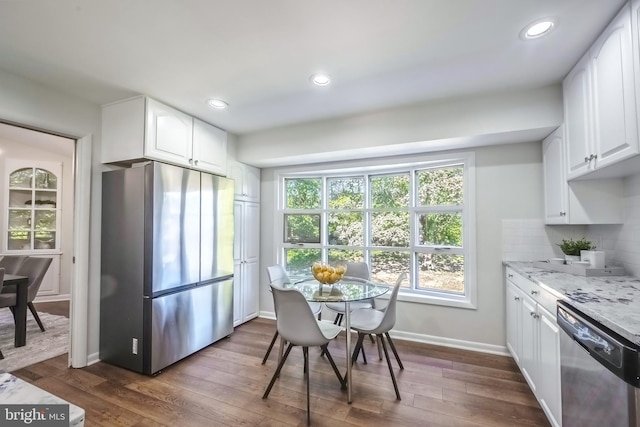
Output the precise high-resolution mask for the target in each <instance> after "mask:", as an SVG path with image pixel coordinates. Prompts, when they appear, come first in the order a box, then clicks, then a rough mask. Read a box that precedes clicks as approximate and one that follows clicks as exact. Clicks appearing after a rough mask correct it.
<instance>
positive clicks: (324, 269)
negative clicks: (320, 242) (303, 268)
mask: <svg viewBox="0 0 640 427" xmlns="http://www.w3.org/2000/svg"><path fill="white" fill-rule="evenodd" d="M311 272H312V273H313V277H315V279H316V280H317V281H318V282H320V283H322V284H325V285H332V284H334V283H336V282H338V281H339V280H340V279H342V276H344V273H346V272H347V267H346V266H345V265H343V264H340V265H336V266H330V265H327V264H323V263H321V262H315V263H313V265H312V266H311Z"/></svg>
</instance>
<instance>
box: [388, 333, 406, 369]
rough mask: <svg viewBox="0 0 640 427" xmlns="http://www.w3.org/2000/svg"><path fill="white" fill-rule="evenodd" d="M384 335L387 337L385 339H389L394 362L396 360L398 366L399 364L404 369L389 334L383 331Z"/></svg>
mask: <svg viewBox="0 0 640 427" xmlns="http://www.w3.org/2000/svg"><path fill="white" fill-rule="evenodd" d="M384 335H385V336H386V337H387V341H389V347H391V351H393V354H394V356H396V362H398V366H400V369H404V366H402V362H401V361H400V356H398V352H397V351H396V346H395V345H393V340H391V337H390V336H389V332H385V333H384Z"/></svg>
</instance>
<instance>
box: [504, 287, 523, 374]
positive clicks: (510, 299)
mask: <svg viewBox="0 0 640 427" xmlns="http://www.w3.org/2000/svg"><path fill="white" fill-rule="evenodd" d="M506 297H507V307H506V309H507V348H508V349H509V351H510V352H511V355H512V356H513V359H514V360H515V361H516V363H517V364H518V366H520V363H521V361H520V353H521V351H522V350H521V347H522V343H521V339H522V333H521V329H522V325H521V320H520V318H521V316H522V297H521V292H520V291H519V290H518V288H517V287H516V286H515V285H514V284H513V283H511V281H509V280H507V296H506Z"/></svg>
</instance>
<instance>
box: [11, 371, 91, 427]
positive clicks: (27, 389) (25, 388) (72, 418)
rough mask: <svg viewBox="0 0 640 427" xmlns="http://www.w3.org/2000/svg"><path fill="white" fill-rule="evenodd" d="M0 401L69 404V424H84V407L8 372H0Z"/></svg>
mask: <svg viewBox="0 0 640 427" xmlns="http://www.w3.org/2000/svg"><path fill="white" fill-rule="evenodd" d="M0 402H2V403H3V404H22V405H51V404H68V405H69V426H73V427H81V426H83V425H84V415H85V414H84V409H82V408H80V407H78V406H76V405H74V404H72V403H69V402H67V401H66V400H63V399H61V398H59V397H58V396H55V395H53V394H51V393H49V392H47V391H44V390H42V389H41V388H38V387H36V386H34V385H33V384H29V383H28V382H26V381H23V380H21V379H20V378H18V377H15V376H13V375H11V374H10V373H8V372H0ZM35 424H37V423H35ZM35 424H34V425H35Z"/></svg>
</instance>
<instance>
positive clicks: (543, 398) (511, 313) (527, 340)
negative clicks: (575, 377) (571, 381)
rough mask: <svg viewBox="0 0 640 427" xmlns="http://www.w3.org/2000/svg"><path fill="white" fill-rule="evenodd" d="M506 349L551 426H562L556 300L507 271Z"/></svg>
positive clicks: (526, 280)
mask: <svg viewBox="0 0 640 427" xmlns="http://www.w3.org/2000/svg"><path fill="white" fill-rule="evenodd" d="M506 298H507V301H506V311H507V348H508V349H509V351H510V352H511V354H512V355H513V358H514V360H515V361H516V363H517V364H518V367H519V368H520V371H521V372H522V375H523V376H524V377H525V379H526V380H527V383H528V384H529V387H531V390H532V391H533V394H534V395H535V396H536V398H537V399H538V402H539V403H540V406H541V407H542V409H543V411H544V413H545V414H546V415H547V418H548V419H549V422H550V423H551V425H552V426H556V427H560V426H561V425H562V395H561V385H560V344H559V339H560V330H559V328H558V324H557V322H556V316H555V297H553V296H552V295H551V294H550V293H548V292H547V291H545V290H544V289H542V288H541V287H540V286H538V285H537V284H535V283H534V282H532V281H530V280H528V279H526V278H525V277H523V276H521V275H519V274H518V273H516V272H515V271H513V270H512V269H511V268H509V267H507V277H506Z"/></svg>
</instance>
